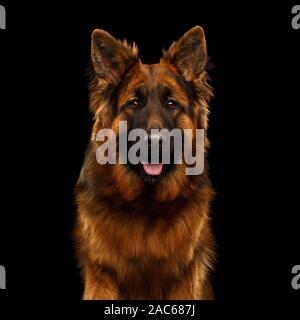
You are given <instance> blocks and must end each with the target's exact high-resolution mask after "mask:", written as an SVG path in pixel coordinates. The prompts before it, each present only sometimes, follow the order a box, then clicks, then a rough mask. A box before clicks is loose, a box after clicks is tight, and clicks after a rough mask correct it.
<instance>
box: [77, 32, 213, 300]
mask: <svg viewBox="0 0 300 320" xmlns="http://www.w3.org/2000/svg"><path fill="white" fill-rule="evenodd" d="M196 37H199V39H200V40H199V39H198V40H199V41H198V42H199V43H198V42H197V44H199V45H200V49H201V50H200V49H199V48H198V47H197V48H196V49H199V50H200V51H199V52H198V51H197V50H196V51H197V52H196V53H195V52H194V51H195V49H194V47H193V45H194V43H195V41H196V40H197V39H196V40H195V38H196ZM107 43H109V45H110V46H112V47H113V48H116V50H118V52H117V54H115V55H114V56H113V58H112V59H117V60H116V61H112V62H114V63H113V65H110V62H109V61H110V60H109V59H108V58H107V57H108V56H104V57H103V56H102V55H101V54H102V53H103V52H104V51H103V46H104V45H106V44H107ZM99 48H100V49H99ZM182 48H183V49H184V50H183V49H182ZM189 49H191V52H192V54H193V55H192V56H191V55H190V51H189ZM97 50H100V51H99V52H100V53H101V54H100V56H99V52H98V51H97ZM180 50H181V51H183V53H182V52H181V51H180ZM103 54H104V53H103ZM92 60H93V65H94V70H95V76H94V78H93V80H92V82H91V86H90V106H91V110H92V112H93V113H94V114H95V122H94V126H93V130H92V138H91V144H90V146H89V148H88V151H87V155H86V160H85V164H84V166H83V169H82V172H81V175H80V178H79V182H78V185H77V188H76V194H77V195H76V204H77V208H78V210H77V222H76V228H75V233H74V234H75V239H76V243H77V248H78V257H79V261H80V264H81V267H82V269H83V277H84V284H85V289H84V295H83V299H87V300H90V299H211V298H213V294H212V290H211V286H210V282H209V272H210V270H211V269H212V264H213V261H214V256H215V255H214V241H213V237H212V233H211V229H210V218H209V207H210V203H211V201H212V199H213V195H214V192H213V189H212V187H211V185H210V181H209V178H208V173H207V168H206V167H207V164H206V163H205V165H206V166H205V171H204V173H203V174H202V175H201V176H186V175H185V171H184V169H185V165H184V164H182V165H177V166H176V169H175V170H174V172H172V173H170V174H168V175H167V176H166V177H164V178H163V179H161V180H160V181H159V182H158V183H157V184H156V185H155V186H154V187H153V193H151V195H149V194H145V192H144V191H145V183H144V181H143V180H141V179H140V177H138V176H137V175H136V174H135V173H134V172H132V171H131V170H130V169H129V168H128V167H127V166H125V165H120V164H117V165H102V166H101V165H99V164H98V163H97V162H96V157H95V153H96V149H97V147H98V146H99V142H96V141H95V134H96V133H97V132H98V130H100V129H101V128H113V129H114V131H115V132H116V133H117V132H118V124H119V121H120V120H126V119H128V118H130V117H132V116H133V115H132V111H131V110H125V111H124V112H119V111H118V112H117V114H115V115H112V112H111V108H112V101H111V100H110V92H112V91H111V90H112V88H116V87H117V85H118V84H119V83H120V81H121V79H123V78H124V77H127V78H128V79H129V81H128V85H127V86H126V87H125V88H123V89H121V91H120V92H119V93H118V99H117V100H118V101H117V102H116V104H117V106H121V105H123V104H124V103H125V101H127V100H128V98H129V97H130V96H131V95H132V92H133V90H134V88H136V86H138V85H139V84H140V83H146V85H147V86H148V87H149V88H151V87H155V86H157V85H159V84H166V83H168V85H169V86H171V87H172V88H174V91H175V94H176V99H177V100H179V101H181V102H182V103H183V105H188V104H189V102H190V101H189V99H190V98H189V97H188V96H187V94H186V91H185V90H184V88H183V87H181V86H180V85H179V84H178V82H177V81H175V80H174V77H171V76H170V74H173V75H174V74H176V75H178V76H180V77H182V78H183V79H184V81H186V82H188V83H189V85H190V86H192V87H193V88H194V91H195V92H196V97H195V98H194V101H193V108H194V116H193V117H190V116H188V113H187V112H186V113H182V114H179V113H178V114H176V113H174V119H175V121H176V125H177V127H178V128H181V129H184V128H192V129H194V130H195V129H196V128H204V129H206V128H207V114H208V101H209V99H210V98H211V96H212V91H211V87H210V86H209V85H208V83H207V75H206V72H205V64H206V45H205V38H204V33H203V30H202V29H201V28H200V27H195V28H194V29H192V30H191V31H190V32H189V33H187V34H185V35H184V36H183V37H182V38H181V39H180V40H179V41H178V42H175V43H174V44H173V45H172V46H171V48H170V49H169V50H168V51H167V52H165V53H164V57H163V58H162V60H161V62H160V63H159V64H157V65H151V66H148V65H143V64H142V63H141V62H140V61H139V60H138V57H137V50H136V48H135V47H134V48H132V47H130V46H129V45H128V44H127V43H121V42H118V41H116V40H115V39H114V38H112V37H111V36H110V35H108V34H107V33H105V32H104V31H100V30H97V31H95V32H94V34H93V41H92ZM112 67H113V68H114V69H113V72H110V70H109V68H112ZM108 73H109V75H108ZM160 120H161V119H160V117H159V115H158V114H155V113H154V112H153V114H152V113H151V114H150V116H149V119H148V121H149V122H151V121H152V122H155V123H156V122H159V121H160ZM206 147H208V140H207V139H206Z"/></svg>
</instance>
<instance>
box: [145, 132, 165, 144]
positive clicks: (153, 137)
mask: <svg viewBox="0 0 300 320" xmlns="http://www.w3.org/2000/svg"><path fill="white" fill-rule="evenodd" d="M144 141H145V142H147V141H148V142H150V141H151V142H153V143H161V142H163V141H166V137H165V136H164V135H163V134H162V133H161V132H155V133H152V132H149V133H148V134H147V135H145V137H144Z"/></svg>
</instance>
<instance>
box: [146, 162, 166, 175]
mask: <svg viewBox="0 0 300 320" xmlns="http://www.w3.org/2000/svg"><path fill="white" fill-rule="evenodd" d="M142 165H143V169H144V172H145V174H147V175H149V176H159V175H160V174H161V173H162V171H163V168H164V165H163V164H162V163H142Z"/></svg>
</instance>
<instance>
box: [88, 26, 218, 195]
mask: <svg viewBox="0 0 300 320" xmlns="http://www.w3.org/2000/svg"><path fill="white" fill-rule="evenodd" d="M91 57H92V64H93V70H94V77H93V80H92V82H91V85H90V98H91V101H90V102H91V103H90V106H91V110H92V111H93V112H94V114H95V124H94V127H93V135H92V141H93V143H94V144H97V143H96V141H95V136H96V133H97V132H98V131H99V130H100V129H102V128H112V129H113V130H114V131H115V133H116V135H118V132H119V123H120V121H126V122H127V125H128V127H127V129H128V131H130V130H132V129H137V128H139V129H144V130H145V131H146V132H147V134H148V141H149V144H150V143H151V140H152V139H154V138H157V137H154V136H152V135H151V130H152V129H159V130H160V129H167V130H169V131H171V130H173V129H175V128H177V129H178V128H179V129H180V130H184V129H192V130H193V132H195V129H197V128H201V129H206V127H207V113H208V100H209V99H210V97H211V96H212V91H211V88H210V86H209V84H208V83H207V74H206V72H205V66H206V63H207V53H206V41H205V36H204V32H203V30H202V28H201V27H195V28H193V29H191V30H190V31H189V32H187V33H186V34H184V35H183V37H182V38H181V39H179V40H178V41H177V42H174V43H173V44H172V45H171V47H170V48H169V49H168V50H167V51H164V53H163V57H162V59H161V60H160V63H158V64H152V65H146V64H143V63H142V62H141V60H140V59H139V58H138V54H137V48H136V47H135V46H134V45H133V46H130V45H128V44H127V42H126V41H124V42H120V41H118V40H116V39H114V38H113V37H112V36H111V35H109V34H108V33H107V32H105V31H103V30H95V31H94V32H93V34H92V47H91ZM159 139H161V137H159ZM129 146H130V143H129ZM173 149H174V146H173V145H171V148H170V152H171V153H173ZM170 158H171V159H173V156H172V155H171V157H170ZM112 167H113V168H111V170H112V175H113V177H114V179H115V182H116V184H117V185H119V186H120V190H121V192H122V194H123V195H124V194H126V190H128V188H130V190H133V189H134V190H135V191H132V192H131V193H130V196H129V197H128V196H127V198H128V199H130V200H132V199H133V198H135V197H137V196H138V195H140V194H141V193H142V192H144V191H145V190H147V192H148V193H149V192H150V193H151V194H152V195H153V196H154V197H156V199H158V198H159V200H161V201H167V200H172V199H174V198H175V197H177V196H178V195H179V194H180V193H181V194H184V190H186V189H187V188H186V186H187V185H188V184H190V181H189V179H188V177H187V176H186V175H185V170H184V169H185V164H174V163H172V162H171V164H162V163H156V164H152V163H151V162H150V160H149V161H146V162H144V163H139V164H136V165H131V164H128V165H121V164H116V165H112ZM149 190H150V191H149Z"/></svg>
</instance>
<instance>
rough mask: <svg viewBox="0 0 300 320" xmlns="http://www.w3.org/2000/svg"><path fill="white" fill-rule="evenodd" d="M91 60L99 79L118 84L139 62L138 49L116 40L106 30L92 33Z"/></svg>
mask: <svg viewBox="0 0 300 320" xmlns="http://www.w3.org/2000/svg"><path fill="white" fill-rule="evenodd" d="M91 58H92V63H93V67H94V70H95V72H96V74H97V75H98V77H100V78H103V79H105V80H106V81H108V82H109V83H112V84H117V83H118V82H119V81H120V80H121V78H122V76H123V75H124V74H125V73H126V71H127V70H128V69H129V68H130V67H132V66H133V65H134V64H135V63H137V62H138V60H139V58H138V50H137V47H136V46H135V45H134V44H133V46H131V45H129V44H128V43H127V42H126V40H124V41H123V42H121V41H119V40H116V39H115V38H114V37H112V36H111V35H110V34H109V33H107V32H106V31H104V30H100V29H96V30H94V31H93V33H92V44H91Z"/></svg>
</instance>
